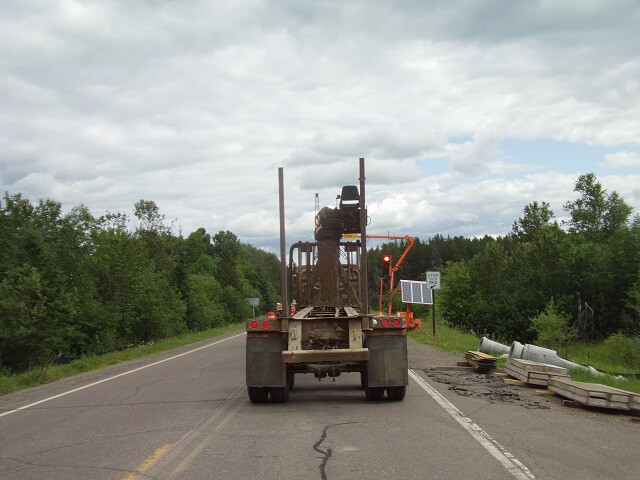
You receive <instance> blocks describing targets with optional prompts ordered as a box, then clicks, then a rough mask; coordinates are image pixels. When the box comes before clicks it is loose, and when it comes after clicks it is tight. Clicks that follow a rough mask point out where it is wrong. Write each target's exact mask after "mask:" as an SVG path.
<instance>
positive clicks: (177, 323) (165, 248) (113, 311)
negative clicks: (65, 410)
mask: <svg viewBox="0 0 640 480" xmlns="http://www.w3.org/2000/svg"><path fill="white" fill-rule="evenodd" d="M279 275H280V263H279V261H278V258H277V257H276V256H275V255H273V254H269V253H266V252H264V251H263V250H260V249H257V248H254V247H252V246H250V245H246V244H244V243H242V242H240V241H239V240H238V238H237V237H236V236H235V235H234V234H233V233H231V232H228V231H220V232H218V233H217V234H215V235H213V236H211V235H209V234H208V233H207V232H206V231H205V230H204V229H202V228H200V229H198V230H196V231H195V232H193V233H191V234H190V235H189V236H188V237H186V238H183V237H182V236H177V235H175V234H173V233H172V228H171V225H170V224H167V222H166V220H165V218H164V216H163V215H161V214H160V212H159V209H158V207H157V205H156V204H155V203H154V202H153V201H148V200H140V201H139V202H137V203H136V204H135V213H134V218H128V217H127V215H125V214H122V213H107V214H106V215H104V216H102V217H100V218H94V217H93V216H92V215H91V213H90V212H89V210H88V209H87V208H86V207H85V206H82V205H79V206H76V207H74V208H73V209H72V210H71V211H70V212H69V213H68V214H66V215H63V213H62V208H61V205H60V204H59V203H57V202H54V201H51V200H41V201H39V202H38V203H37V204H36V205H33V204H32V203H30V202H29V201H28V200H26V199H24V198H22V196H21V195H19V194H17V195H9V194H5V196H4V198H3V201H2V203H1V204H0V319H1V323H0V372H3V371H4V372H15V371H20V370H24V369H27V368H30V367H32V366H34V365H40V366H46V365H47V364H49V363H51V362H54V361H59V360H60V359H70V358H76V357H79V356H82V355H86V354H94V353H102V352H107V351H113V350H118V349H122V348H125V347H127V346H130V345H138V344H142V343H146V342H149V341H153V340H155V339H159V338H164V337H169V336H173V335H175V334H178V333H181V332H184V331H187V330H203V329H207V328H210V327H215V326H221V325H224V324H228V323H234V322H238V321H240V320H243V319H245V318H248V317H249V316H250V315H251V313H252V312H251V307H250V306H249V304H248V302H247V297H258V298H260V301H261V304H260V307H259V308H262V309H268V308H272V305H274V304H275V303H276V302H277V300H278V298H279V294H280V286H279Z"/></svg>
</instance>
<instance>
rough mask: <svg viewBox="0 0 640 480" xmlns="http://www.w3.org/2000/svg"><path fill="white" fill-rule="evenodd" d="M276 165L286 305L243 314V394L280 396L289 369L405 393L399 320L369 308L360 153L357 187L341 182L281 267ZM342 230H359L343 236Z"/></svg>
mask: <svg viewBox="0 0 640 480" xmlns="http://www.w3.org/2000/svg"><path fill="white" fill-rule="evenodd" d="M278 173H279V191H280V250H281V252H280V254H281V261H282V272H283V275H282V304H283V306H285V309H284V310H283V312H282V316H281V317H272V318H268V319H267V320H264V321H262V322H259V321H257V320H248V321H247V343H246V382H247V390H248V394H249V399H250V400H251V402H253V403H262V402H265V401H267V399H268V398H269V397H270V398H271V401H273V402H286V401H287V400H288V398H289V391H290V390H292V389H293V386H294V382H295V375H296V374H306V373H311V374H313V375H314V376H315V377H316V378H318V379H322V378H325V377H334V378H335V377H337V376H339V375H340V374H341V373H343V372H359V373H360V384H361V386H362V387H363V388H364V393H365V396H366V398H367V399H368V400H372V401H375V400H381V399H382V398H383V397H384V394H385V392H386V393H387V396H388V397H389V399H391V400H402V399H404V396H405V393H406V387H407V385H408V383H409V376H408V356H407V328H406V320H405V318H404V317H403V316H400V315H398V316H392V315H390V314H389V315H381V314H379V315H372V314H370V313H369V305H368V291H369V290H368V282H367V250H366V238H367V235H366V225H367V212H366V207H365V195H364V194H365V181H364V179H365V175H364V159H362V158H361V159H360V190H359V191H358V187H357V186H355V185H347V186H345V187H343V188H342V194H341V196H340V204H339V206H337V207H336V208H330V207H325V208H323V209H321V210H320V211H319V212H318V214H317V216H316V229H315V235H314V237H315V241H314V242H297V243H294V244H293V245H292V246H291V248H290V251H289V267H288V268H287V265H286V258H285V247H284V245H285V242H284V193H283V192H284V182H283V172H282V168H280V169H279V172H278ZM345 234H359V236H360V238H359V239H358V240H356V241H350V240H347V241H343V235H345ZM287 272H289V275H290V278H287ZM289 286H290V288H288V287H289ZM290 294H291V297H290V296H289V295H290ZM288 298H295V299H296V300H297V307H296V308H297V309H296V312H295V313H292V312H291V311H287V310H286V306H287V305H289V303H288V301H287V299H288Z"/></svg>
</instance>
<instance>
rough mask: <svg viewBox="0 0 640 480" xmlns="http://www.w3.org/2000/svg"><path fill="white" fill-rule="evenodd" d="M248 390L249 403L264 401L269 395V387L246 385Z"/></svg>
mask: <svg viewBox="0 0 640 480" xmlns="http://www.w3.org/2000/svg"><path fill="white" fill-rule="evenodd" d="M247 391H248V392H249V400H251V403H264V402H266V401H267V398H268V397H269V389H268V388H267V387H247Z"/></svg>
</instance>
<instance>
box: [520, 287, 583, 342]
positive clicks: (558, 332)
mask: <svg viewBox="0 0 640 480" xmlns="http://www.w3.org/2000/svg"><path fill="white" fill-rule="evenodd" d="M530 321H531V328H532V329H533V330H534V331H535V332H536V334H537V336H536V345H539V346H541V347H547V348H553V349H558V348H559V347H561V346H564V345H566V344H567V343H568V342H569V341H570V340H572V339H573V338H575V337H576V332H575V329H574V328H573V327H572V326H571V325H570V319H569V316H568V315H565V314H563V313H561V312H559V311H558V308H557V307H556V305H555V303H554V301H553V299H551V300H550V301H549V303H547V306H546V307H545V309H544V311H543V312H542V313H540V314H538V316H536V317H533V318H531V319H530Z"/></svg>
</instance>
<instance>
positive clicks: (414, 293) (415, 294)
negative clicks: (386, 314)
mask: <svg viewBox="0 0 640 480" xmlns="http://www.w3.org/2000/svg"><path fill="white" fill-rule="evenodd" d="M400 290H401V292H402V302H403V303H422V304H427V305H432V304H433V296H432V293H433V292H432V291H431V289H430V288H429V286H428V285H427V282H419V281H416V280H400Z"/></svg>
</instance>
